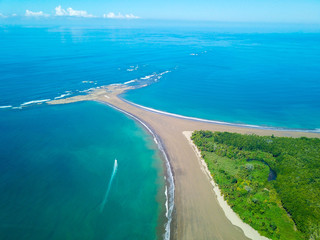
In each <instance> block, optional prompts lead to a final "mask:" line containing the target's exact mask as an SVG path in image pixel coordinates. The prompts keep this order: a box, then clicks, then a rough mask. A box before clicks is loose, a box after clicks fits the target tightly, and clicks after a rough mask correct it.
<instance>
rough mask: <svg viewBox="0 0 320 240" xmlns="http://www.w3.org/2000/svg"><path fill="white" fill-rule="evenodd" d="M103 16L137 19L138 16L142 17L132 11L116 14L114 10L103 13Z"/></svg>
mask: <svg viewBox="0 0 320 240" xmlns="http://www.w3.org/2000/svg"><path fill="white" fill-rule="evenodd" d="M103 18H114V19H137V18H140V17H138V16H135V15H133V14H132V13H130V14H125V15H122V14H121V13H118V14H114V13H113V12H109V13H107V14H103Z"/></svg>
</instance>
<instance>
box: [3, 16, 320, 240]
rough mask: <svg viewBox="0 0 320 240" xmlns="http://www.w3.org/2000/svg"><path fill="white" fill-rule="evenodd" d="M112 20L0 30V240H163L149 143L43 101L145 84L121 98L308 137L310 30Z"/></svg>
mask: <svg viewBox="0 0 320 240" xmlns="http://www.w3.org/2000/svg"><path fill="white" fill-rule="evenodd" d="M2 21H7V20H2ZM43 21H44V20H43ZM39 22H41V21H40V20H39ZM120 22H121V21H119V22H116V21H115V22H113V21H112V22H110V23H109V22H105V23H103V24H96V25H95V24H91V25H90V24H88V25H85V24H83V22H82V23H81V24H80V23H79V22H73V23H72V24H69V25H68V24H63V23H61V22H60V23H57V24H52V23H51V24H45V23H43V24H39V25H37V24H35V23H33V24H31V23H30V24H22V25H21V24H6V23H1V22H0V133H1V134H0V173H1V174H0V191H1V195H0V238H1V239H159V238H162V234H163V231H164V224H165V222H166V218H165V210H166V209H165V196H164V189H165V181H164V179H163V175H164V172H165V171H164V169H163V161H162V160H161V157H160V153H159V151H158V150H157V147H156V145H155V143H154V142H153V140H152V137H150V136H149V135H148V134H147V133H146V132H145V131H144V130H143V129H142V128H141V126H139V125H137V124H136V123H134V122H133V120H130V119H128V118H127V117H126V116H124V115H123V114H122V113H118V112H116V111H115V110H112V109H110V108H109V107H107V106H104V105H101V104H98V103H89V102H87V103H77V104H70V105H63V106H48V105H46V104H45V102H46V101H48V100H50V99H60V98H64V97H68V96H73V95H78V94H85V92H86V91H87V90H88V89H91V88H96V87H99V86H103V85H107V84H111V83H125V82H128V81H131V80H137V79H138V80H139V79H148V78H153V77H156V78H157V80H158V81H157V82H156V83H154V84H152V85H150V86H148V87H145V88H141V89H137V90H134V91H130V92H127V93H126V94H124V95H123V97H124V98H125V99H127V100H129V101H132V102H135V103H138V104H141V105H144V106H147V107H151V108H155V109H159V110H163V111H167V112H171V113H177V114H182V115H186V116H192V117H198V118H206V119H211V120H218V121H224V122H231V123H243V124H254V125H261V126H271V127H276V128H279V127H281V128H282V127H283V128H296V129H306V130H313V131H319V129H320V97H319V96H320V68H319V66H320V45H319V42H320V33H319V31H314V32H312V31H305V32H304V31H297V30H294V29H295V28H289V29H286V30H283V29H282V28H275V29H273V28H272V27H266V28H265V29H264V28H263V27H262V29H261V26H258V25H256V26H254V27H251V28H250V26H245V27H241V26H234V25H232V24H231V26H230V25H219V24H218V25H217V24H213V23H191V22H184V23H182V22H178V23H177V22H176V23H172V24H171V23H170V22H166V23H165V24H155V23H154V22H149V23H148V22H147V21H145V22H143V21H142V22H140V21H138V22H135V21H124V22H121V24H120ZM264 27H265V26H264ZM160 73H165V74H163V75H157V74H160ZM39 103H42V104H41V105H38V104H39ZM115 158H117V159H118V165H119V167H118V170H117V172H116V176H115V177H114V180H113V182H112V185H111V190H110V194H109V196H108V198H107V202H106V205H105V208H104V210H103V212H102V213H101V212H100V210H99V209H100V205H101V202H102V201H103V198H104V196H105V194H106V191H107V187H108V184H109V180H110V177H111V174H112V170H113V166H114V159H115Z"/></svg>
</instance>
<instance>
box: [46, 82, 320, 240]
mask: <svg viewBox="0 0 320 240" xmlns="http://www.w3.org/2000/svg"><path fill="white" fill-rule="evenodd" d="M130 89H132V88H130V87H129V86H126V85H116V86H115V85H112V86H106V87H103V88H100V89H98V90H93V91H91V92H89V94H88V95H83V96H77V97H73V98H69V99H68V98H67V99H60V100H56V101H52V102H49V104H64V103H71V102H76V101H88V100H94V101H99V102H104V103H106V104H109V105H111V106H113V107H116V108H117V109H119V110H121V111H124V112H126V113H129V114H131V115H132V116H134V117H135V118H137V119H139V120H140V121H142V122H143V123H144V124H146V125H147V126H148V127H150V128H151V129H152V131H153V132H155V133H156V134H157V136H158V137H159V139H160V140H161V142H162V144H163V146H164V148H165V150H166V153H167V155H168V158H169V160H170V165H171V167H172V171H173V175H174V183H175V199H174V204H175V205H174V206H175V210H174V218H173V223H172V225H171V236H172V239H178V240H185V239H190V240H194V239H197V240H207V239H219V240H220V239H221V240H222V239H227V240H242V239H250V238H252V239H263V238H258V237H256V235H253V231H251V230H249V229H247V226H243V227H241V228H240V227H239V226H240V223H239V222H236V221H235V219H236V218H235V217H234V216H233V217H230V216H232V213H230V212H228V211H227V213H225V210H226V209H227V206H225V205H223V203H222V201H220V200H221V199H220V200H219V197H221V195H219V194H215V191H214V188H213V187H212V183H210V180H208V175H207V173H205V172H204V171H203V168H201V167H199V159H198V156H197V155H196V154H195V152H194V149H193V148H192V147H191V145H190V141H189V140H188V139H186V137H185V136H184V135H183V132H184V131H194V130H211V131H229V132H237V133H246V134H252V133H255V134H258V135H272V134H274V135H275V136H291V137H300V136H306V137H319V136H320V134H317V133H307V132H298V131H277V130H274V129H271V130H270V129H259V128H249V127H241V126H231V125H225V124H217V123H212V122H205V121H195V120H192V119H188V118H178V117H175V116H172V115H170V114H166V113H163V112H162V113H159V112H154V111H149V110H147V109H145V108H142V107H139V106H137V105H134V104H131V103H130V102H127V101H124V100H122V99H121V98H119V97H118V95H119V94H121V93H123V92H124V91H127V90H130ZM106 96H107V97H106ZM221 204H222V207H221ZM227 216H228V217H229V218H228V217H227ZM241 226H242V225H241Z"/></svg>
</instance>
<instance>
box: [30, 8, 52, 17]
mask: <svg viewBox="0 0 320 240" xmlns="http://www.w3.org/2000/svg"><path fill="white" fill-rule="evenodd" d="M25 16H26V17H49V16H50V15H49V14H46V13H43V12H42V11H39V12H32V11H30V10H28V9H27V10H26V14H25Z"/></svg>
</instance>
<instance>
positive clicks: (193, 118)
mask: <svg viewBox="0 0 320 240" xmlns="http://www.w3.org/2000/svg"><path fill="white" fill-rule="evenodd" d="M118 97H119V98H120V99H121V100H122V101H124V102H126V103H128V104H130V105H133V106H136V107H138V108H142V109H144V110H147V111H149V112H154V113H158V114H162V115H166V116H170V117H175V118H180V119H186V120H191V121H196V122H204V123H213V124H218V125H225V126H233V127H242V128H255V129H261V130H275V131H289V132H308V133H319V129H314V130H305V129H291V128H276V127H263V126H259V125H251V124H241V123H229V122H222V121H215V120H208V119H203V118H196V117H187V116H183V115H180V114H175V113H169V112H165V111H161V110H157V109H154V108H150V107H145V106H142V105H139V104H137V103H133V102H130V101H128V100H126V99H124V98H122V97H120V96H118Z"/></svg>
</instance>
